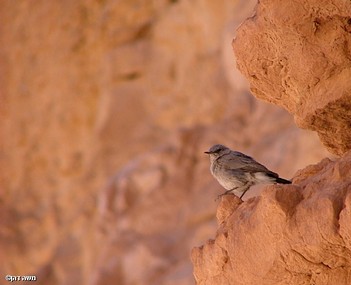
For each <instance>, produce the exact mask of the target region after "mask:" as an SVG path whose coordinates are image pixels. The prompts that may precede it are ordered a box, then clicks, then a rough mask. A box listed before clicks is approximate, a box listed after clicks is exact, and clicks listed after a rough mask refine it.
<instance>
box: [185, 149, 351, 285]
mask: <svg viewBox="0 0 351 285" xmlns="http://www.w3.org/2000/svg"><path fill="white" fill-rule="evenodd" d="M350 163H351V153H350V152H349V153H348V154H346V155H345V156H344V157H343V158H341V159H338V160H336V161H330V160H329V159H324V160H322V161H321V162H320V163H318V164H316V165H312V166H308V167H306V168H305V169H303V170H302V171H299V173H298V174H297V175H296V176H295V177H294V182H293V185H288V186H271V187H267V189H265V190H264V191H263V193H262V195H261V196H260V197H257V198H255V199H251V200H249V201H247V202H244V203H242V202H240V201H239V199H238V198H236V197H233V196H225V197H224V198H223V199H222V201H221V203H220V205H219V206H218V209H217V219H218V223H219V229H218V230H217V234H216V238H215V240H210V241H208V242H207V243H206V244H205V245H204V246H202V247H199V248H194V249H193V251H192V260H193V263H194V275H195V278H196V281H197V284H199V285H200V284H202V285H204V284H238V285H239V284H246V285H249V284H330V285H332V284H339V285H343V284H345V285H346V284H350V283H351V277H350V274H349V273H350V270H351V235H350V233H351V223H350V220H351V206H350V205H351V204H350V202H351V187H350V185H351V167H350V165H351V164H350Z"/></svg>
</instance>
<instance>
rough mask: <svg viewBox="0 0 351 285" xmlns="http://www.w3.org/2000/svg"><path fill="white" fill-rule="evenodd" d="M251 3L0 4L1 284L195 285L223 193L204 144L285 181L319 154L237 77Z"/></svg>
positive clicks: (313, 141)
mask: <svg viewBox="0 0 351 285" xmlns="http://www.w3.org/2000/svg"><path fill="white" fill-rule="evenodd" d="M254 4H255V1H227V0H221V1H215V2H214V1H208V0H199V1H140V0H123V1H112V0H104V1H92V0H86V1H35V3H34V2H28V1H27V2H26V1H21V2H16V3H15V2H14V1H9V0H4V1H2V4H1V5H0V18H1V23H2V24H1V25H0V42H1V43H2V45H0V52H1V64H0V73H1V75H2V76H0V81H1V84H0V94H1V96H0V97H1V98H0V100H1V104H0V117H1V120H0V121H1V127H0V136H1V139H0V144H1V146H0V192H1V199H0V214H1V217H2V219H0V275H1V276H5V275H6V274H13V275H27V274H36V275H37V276H38V281H37V284H39V285H40V284H56V285H59V284H64V285H70V284H91V285H102V284H111V283H116V282H118V284H119V285H130V284H134V285H137V284H143V285H145V284H193V276H192V266H191V262H190V260H189V251H190V250H191V248H192V247H194V246H195V245H198V244H202V243H204V242H205V241H206V240H207V239H208V236H210V235H211V234H212V233H213V232H214V231H215V229H216V220H215V218H216V217H215V209H216V206H217V203H216V202H215V201H214V200H215V198H216V197H217V195H218V194H220V193H221V192H222V191H223V189H222V188H221V187H220V186H219V185H218V183H217V182H216V181H215V180H214V179H213V177H212V176H211V174H210V172H209V162H208V158H207V156H206V155H204V154H203V151H205V150H207V149H208V148H209V146H211V145H212V144H214V143H218V142H221V143H224V144H227V145H228V146H229V147H231V148H233V149H237V150H239V151H243V152H246V153H248V154H250V155H252V156H254V157H255V158H256V159H257V160H259V161H260V162H262V163H264V164H266V165H267V166H268V167H269V168H271V169H272V170H274V171H277V172H279V174H281V175H282V176H283V177H286V178H290V177H292V175H293V174H294V173H295V172H296V171H297V170H298V169H300V168H302V167H303V166H305V165H307V164H310V163H315V162H317V161H319V160H320V159H321V158H323V157H325V156H326V155H327V152H326V151H325V150H324V148H323V146H322V145H321V144H320V143H319V140H318V138H317V136H315V135H314V134H313V133H311V132H307V131H302V130H299V129H298V128H297V127H296V126H295V124H294V122H293V119H292V117H291V116H290V115H289V114H288V113H287V112H285V111H284V110H281V109H279V108H277V107H276V106H273V105H269V104H266V103H264V102H259V101H257V100H254V98H253V97H252V96H251V94H250V93H249V92H248V90H247V88H246V86H247V83H246V82H244V80H243V78H238V76H237V74H238V72H237V71H235V72H234V71H233V68H234V65H235V63H234V60H233V55H232V53H231V44H230V43H231V40H232V38H233V36H234V31H235V28H236V27H237V25H238V24H239V23H240V22H241V21H242V19H244V18H246V17H247V16H248V15H250V14H251V9H252V6H253V5H254ZM244 12H245V13H244ZM255 191H256V190H255ZM255 191H252V192H251V191H250V192H251V194H250V193H248V196H247V198H249V197H250V195H251V196H252V195H258V194H259V191H260V189H257V191H256V192H255ZM228 202H229V201H228ZM235 203H236V202H235ZM239 207H240V206H239ZM227 215H230V211H227V212H226V211H223V212H222V213H221V214H220V216H219V217H220V218H221V219H222V220H225V219H226V217H227ZM132 265H133V266H134V267H133V266H132ZM131 268H132V269H131ZM145 268H147V270H146V269H145ZM134 273H135V274H134Z"/></svg>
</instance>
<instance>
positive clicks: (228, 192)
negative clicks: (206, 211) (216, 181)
mask: <svg viewBox="0 0 351 285" xmlns="http://www.w3.org/2000/svg"><path fill="white" fill-rule="evenodd" d="M237 188H238V187H234V188H233V189H230V190H227V191H225V192H224V193H222V194H219V195H218V196H217V198H216V200H215V201H217V200H218V199H219V198H221V197H222V196H224V195H227V194H230V192H232V191H234V190H235V189H237Z"/></svg>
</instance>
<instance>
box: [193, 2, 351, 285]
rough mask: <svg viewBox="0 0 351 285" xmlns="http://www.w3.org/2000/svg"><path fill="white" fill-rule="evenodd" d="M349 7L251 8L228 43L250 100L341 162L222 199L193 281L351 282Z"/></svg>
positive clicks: (197, 254) (197, 251)
mask: <svg viewBox="0 0 351 285" xmlns="http://www.w3.org/2000/svg"><path fill="white" fill-rule="evenodd" d="M350 17H351V3H350V2H345V1H337V0H335V1H327V2H326V1H313V0H310V1H286V2H284V3H283V2H282V1H275V0H273V1H266V0H262V1H260V2H259V4H258V6H257V8H256V14H255V15H254V16H253V17H251V18H249V19H247V20H246V21H245V22H244V24H243V25H242V26H241V27H240V28H239V30H238V33H237V37H236V39H235V40H234V42H233V47H234V51H235V55H236V58H237V63H238V67H239V69H240V70H241V71H242V72H243V73H244V74H245V76H246V77H247V78H248V79H249V81H250V84H251V90H252V92H253V94H254V95H255V96H257V97H258V98H261V99H264V100H266V101H269V102H272V103H275V104H277V105H280V106H283V107H284V108H286V109H287V110H288V111H289V112H291V113H292V114H293V115H294V117H295V121H296V123H297V124H298V125H299V126H300V127H303V128H308V129H311V130H315V131H317V132H318V134H319V137H320V139H321V141H322V142H323V144H324V145H325V146H326V147H327V148H328V149H329V150H330V151H332V152H333V153H335V154H339V155H340V156H342V157H341V158H338V159H335V160H330V159H327V158H326V159H323V160H322V161H321V162H320V163H318V164H316V165H311V166H307V167H306V168H304V169H303V170H301V171H298V172H297V174H295V175H294V178H293V184H292V185H284V186H280V185H279V186H278V185H272V186H269V187H267V188H266V189H265V190H264V191H263V192H262V194H261V195H260V196H259V197H255V198H253V199H249V200H248V201H246V202H241V201H240V200H239V199H238V198H236V197H233V196H225V197H223V199H222V201H221V203H220V205H219V206H218V209H217V220H218V224H219V228H218V230H217V233H216V237H215V239H214V240H209V241H208V242H207V243H206V244H205V245H203V246H201V247H196V248H194V249H193V251H192V261H193V264H194V276H195V278H196V281H197V284H199V285H204V284H235V285H240V284H243V285H244V284H245V285H249V284H267V285H268V284H323V285H327V284H328V285H333V284H338V285H347V284H351V277H350V272H351V243H350V241H351V239H350V238H351V235H350V232H351V226H350V225H351V212H350V202H351V186H350V185H351V167H350V165H351V164H350V163H351V152H350V149H351V129H350V128H351V125H350V122H351V105H350V104H351V81H350V78H351V77H350V76H351V73H350V70H351V69H350V67H351V61H350V51H351V34H350V31H351V30H350V27H351V26H350V24H351V20H350Z"/></svg>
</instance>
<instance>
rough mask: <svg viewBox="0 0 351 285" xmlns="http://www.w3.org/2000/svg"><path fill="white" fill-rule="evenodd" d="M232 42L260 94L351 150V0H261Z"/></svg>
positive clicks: (335, 147)
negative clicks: (253, 13) (254, 12)
mask: <svg viewBox="0 0 351 285" xmlns="http://www.w3.org/2000/svg"><path fill="white" fill-rule="evenodd" d="M233 47H234V51H235V54H236V57H237V63H238V67H239V69H240V70H241V71H242V73H243V74H244V75H245V76H246V77H247V78H248V79H249V81H250V84H251V91H252V92H253V94H254V95H255V96H257V97H258V98H260V99H263V100H266V101H268V102H272V103H274V104H277V105H280V106H283V107H284V108H286V109H287V110H288V111H289V112H290V113H291V114H293V115H294V117H295V121H296V123H297V124H298V126H300V127H302V128H307V129H310V130H313V131H316V132H318V134H319V137H320V139H321V141H322V142H323V144H324V145H325V146H326V147H327V148H328V149H329V150H330V151H331V152H332V153H334V154H338V155H342V154H343V153H345V152H347V151H348V150H350V149H351V124H350V121H351V80H350V78H351V57H350V54H351V2H350V1H344V0H331V1H320V0H308V1H305V0H298V1H280V0H262V1H260V2H259V4H258V6H257V9H256V14H255V15H254V16H253V17H251V18H249V19H248V20H246V21H245V23H244V24H243V25H241V27H240V28H239V29H238V31H237V37H236V39H235V41H234V43H233Z"/></svg>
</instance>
